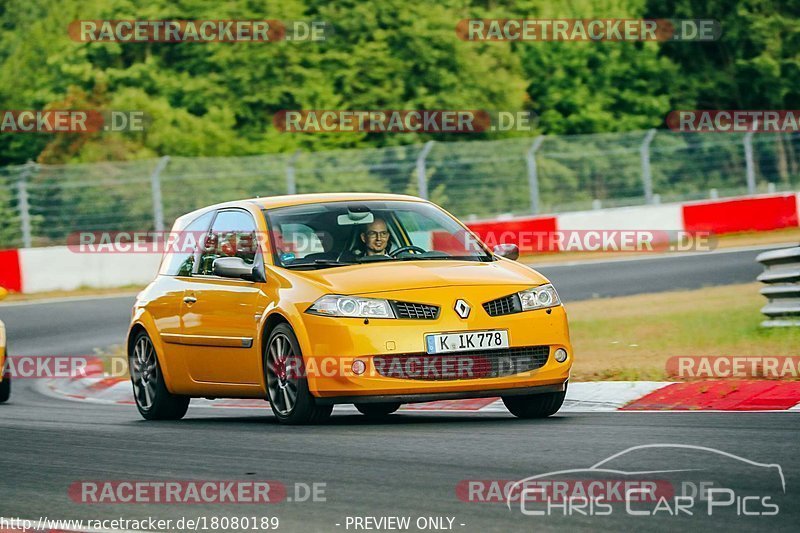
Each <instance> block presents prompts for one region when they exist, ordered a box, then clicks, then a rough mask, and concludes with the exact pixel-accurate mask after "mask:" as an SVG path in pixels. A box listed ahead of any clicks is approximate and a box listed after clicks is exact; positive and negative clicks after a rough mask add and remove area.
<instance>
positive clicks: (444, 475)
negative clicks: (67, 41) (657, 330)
mask: <svg viewBox="0 0 800 533" xmlns="http://www.w3.org/2000/svg"><path fill="white" fill-rule="evenodd" d="M757 254H758V251H743V252H731V253H724V254H723V253H719V254H704V255H697V256H689V257H668V258H658V259H646V260H635V261H624V262H614V263H611V262H609V263H602V264H595V265H573V266H551V267H547V268H542V269H541V270H542V272H543V273H545V274H546V275H547V276H548V277H550V278H551V279H552V280H553V282H554V283H555V284H556V286H557V287H558V289H559V291H560V293H561V295H562V297H563V298H564V299H565V300H567V301H570V300H579V299H584V298H590V297H594V296H596V295H597V296H613V295H622V294H631V293H637V292H651V291H662V290H671V289H676V288H693V287H700V286H704V285H715V284H729V283H743V282H748V281H752V280H753V279H754V278H755V275H757V274H758V272H759V270H760V269H759V267H758V265H756V264H755V263H754V258H755V256H756V255H757ZM131 302H132V297H130V296H128V297H113V298H98V299H83V300H73V301H61V302H49V303H35V304H21V305H5V306H0V319H2V320H4V321H5V322H6V325H7V328H8V333H9V338H10V347H11V350H12V353H15V354H21V355H37V354H54V355H59V354H86V353H91V350H92V349H93V348H97V347H104V346H108V345H111V344H119V343H121V342H122V340H123V335H124V332H125V329H126V325H127V319H128V314H129V312H130V306H131ZM265 406H266V404H265ZM0 435H2V449H1V450H0V517H23V518H31V519H38V518H39V517H47V518H50V519H79V518H84V519H89V518H92V519H96V518H117V517H125V518H146V517H150V516H154V517H158V518H173V519H178V518H181V517H200V516H206V517H211V516H230V517H233V516H253V515H258V516H265V515H266V516H276V517H278V518H279V519H280V527H279V528H278V531H353V530H356V529H354V527H353V525H350V526H349V527H347V524H348V517H350V520H351V522H352V520H353V517H366V516H370V517H375V518H379V517H387V516H409V517H411V520H412V524H413V523H414V521H416V519H417V518H418V517H450V518H452V519H453V525H452V529H453V530H456V531H465V532H466V531H475V532H477V531H512V530H514V531H517V530H519V531H533V530H552V529H557V528H566V527H568V528H569V529H571V530H587V531H588V530H597V529H607V530H619V529H621V528H626V529H627V528H630V529H631V530H638V529H646V530H661V531H673V530H680V529H686V528H703V529H710V530H726V529H727V530H731V529H732V528H736V530H740V529H742V530H743V529H748V530H751V529H759V530H762V529H763V530H766V529H769V530H771V531H783V530H786V531H789V530H794V531H796V527H797V524H798V523H800V505H798V503H797V497H796V495H797V494H798V492H797V490H798V489H797V487H798V486H800V456H798V454H797V452H796V449H797V446H796V443H797V441H798V437H800V421H798V417H797V414H796V413H697V412H688V413H646V412H645V413H570V414H568V415H561V416H556V417H553V418H551V419H548V420H544V421H519V420H516V419H514V418H513V417H511V415H506V414H497V413H425V412H416V413H408V414H400V415H395V416H393V417H391V418H390V419H389V420H387V421H385V422H369V421H367V420H366V419H365V418H364V417H362V416H360V415H349V414H344V415H342V414H340V415H334V417H333V418H332V420H331V422H329V423H327V424H325V425H322V426H311V427H284V426H279V425H278V424H277V423H276V422H275V420H274V419H273V417H272V416H271V413H270V412H269V410H268V409H266V408H265V410H264V411H263V412H261V411H258V410H252V409H251V410H247V411H245V410H238V409H203V408H190V410H189V414H188V415H187V418H186V419H185V420H183V421H180V422H163V423H148V422H145V421H143V420H141V419H140V417H139V415H138V413H136V410H135V408H134V407H132V406H109V405H97V404H91V403H83V402H76V401H66V400H58V399H54V398H51V397H49V396H45V395H43V394H41V393H40V392H39V390H38V388H37V383H36V382H35V381H33V380H29V381H24V382H23V381H20V382H16V383H15V384H14V390H13V393H12V401H11V402H9V403H8V404H6V405H2V406H0ZM654 443H670V444H687V445H696V446H705V447H711V448H716V449H719V450H723V451H725V452H728V453H731V454H735V455H737V456H741V457H744V458H747V459H749V460H751V461H754V462H758V463H766V464H771V465H775V464H777V465H780V467H781V469H782V472H783V474H784V475H785V487H786V488H785V494H784V493H783V492H782V490H781V487H780V485H779V484H776V482H775V478H774V476H767V475H764V476H761V475H752V476H751V475H748V476H742V475H740V473H739V470H738V469H737V468H736V467H735V466H732V464H731V461H730V460H729V459H728V458H726V457H723V456H719V455H710V456H704V457H703V461H702V469H704V472H706V473H707V475H708V478H709V479H715V480H718V481H719V482H720V483H721V484H722V486H736V489H737V491H738V490H739V488H741V489H742V490H743V491H744V490H746V491H747V493H748V494H759V495H760V496H761V497H763V496H770V497H772V500H771V501H773V502H776V503H778V504H779V506H780V511H779V513H778V514H777V515H776V516H740V515H741V514H743V513H741V512H740V510H738V509H737V507H736V505H732V506H730V507H725V508H720V509H718V510H717V512H715V513H714V514H713V516H707V514H706V512H705V507H703V506H700V507H698V508H697V509H695V511H696V513H695V514H694V515H693V516H691V517H689V516H686V515H681V516H671V515H669V514H666V513H662V514H661V515H659V516H658V517H655V518H654V517H650V516H631V515H630V514H628V513H626V512H625V509H624V505H623V506H622V508H617V507H615V509H614V512H613V513H612V514H611V515H610V516H584V515H582V514H580V513H573V514H572V515H571V516H566V517H565V516H562V515H558V514H557V513H556V515H555V516H526V515H523V514H522V513H521V512H520V510H519V508H518V507H514V506H512V509H511V510H509V509H508V508H507V507H506V506H505V505H503V504H498V503H475V502H465V501H462V500H461V499H459V497H458V495H457V492H456V487H457V486H459V482H462V481H464V480H518V479H521V478H525V477H527V476H532V475H535V474H542V473H546V472H551V471H556V470H565V469H575V468H584V467H588V466H591V465H593V464H595V463H597V462H599V461H601V460H603V459H605V458H607V457H609V456H611V455H613V454H615V453H618V452H621V451H623V450H625V449H626V448H629V447H631V446H637V445H643V444H654ZM666 455H668V454H666ZM688 455H689V454H685V453H684V454H680V453H678V454H675V453H674V452H673V454H672V455H668V456H666V457H665V455H663V454H662V456H661V458H662V459H666V460H667V461H668V462H669V464H670V465H671V466H672V467H673V468H676V469H684V468H689V466H687V462H691V461H689V459H688ZM635 466H636V470H637V471H639V472H641V471H644V470H647V469H648V468H653V466H652V465H650V464H649V463H639V464H636V465H635ZM658 466H663V465H658ZM691 466H692V467H693V468H694V467H697V465H691ZM184 479H197V480H200V479H215V480H224V479H245V480H247V479H251V480H255V479H258V480H275V481H278V482H281V483H283V484H284V485H285V486H286V488H287V491H288V496H289V497H290V498H293V499H296V498H295V484H298V483H300V484H307V485H311V484H313V483H324V484H325V486H324V499H325V501H316V502H311V501H303V502H297V501H291V502H289V501H283V502H280V503H275V504H274V505H269V506H264V507H261V506H252V505H244V504H242V505H224V506H220V505H199V504H198V505H165V504H161V505H147V504H138V505H131V504H128V505H121V504H118V505H105V504H95V505H88V504H81V503H76V502H74V501H73V500H71V499H70V497H69V495H68V487H69V486H70V485H71V484H73V483H75V482H77V481H80V480H184ZM737 496H738V493H737ZM750 509H751V510H752V509H753V507H752V506H751V507H750ZM762 510H763V509H762ZM444 523H445V524H447V523H448V522H447V520H445V521H444ZM792 524H794V525H792ZM634 528H635V529H634ZM361 530H364V529H361ZM384 530H385V529H384ZM411 530H412V531H416V530H417V529H416V527H412V528H411ZM428 530H437V529H436V528H433V529H428Z"/></svg>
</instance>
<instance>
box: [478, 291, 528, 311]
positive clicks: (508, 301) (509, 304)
mask: <svg viewBox="0 0 800 533" xmlns="http://www.w3.org/2000/svg"><path fill="white" fill-rule="evenodd" d="M483 308H484V309H485V310H486V313H487V314H488V315H489V316H502V315H511V314H514V313H521V312H522V303H521V302H520V301H519V295H518V294H511V295H509V296H504V297H502V298H498V299H497V300H492V301H491V302H486V303H485V304H483Z"/></svg>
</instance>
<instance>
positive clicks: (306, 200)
mask: <svg viewBox="0 0 800 533" xmlns="http://www.w3.org/2000/svg"><path fill="white" fill-rule="evenodd" d="M369 200H375V201H391V200H394V201H406V202H421V203H427V200H423V199H422V198H418V197H416V196H409V195H406V194H382V193H360V192H337V193H315V194H285V195H281V196H264V197H258V198H248V199H245V200H234V201H230V202H222V203H219V204H214V205H209V206H206V207H202V208H200V209H197V210H195V211H192V212H190V213H186V214H185V215H182V216H181V217H179V218H178V220H177V221H176V226H179V227H182V226H183V225H185V224H186V223H188V222H190V221H191V220H194V219H195V218H197V217H198V216H200V215H201V214H203V213H205V212H208V211H212V210H215V209H224V208H227V207H244V206H245V205H247V204H250V206H253V205H255V206H256V207H257V208H260V209H275V208H278V207H289V206H293V205H306V204H316V203H321V202H347V201H362V202H363V201H369Z"/></svg>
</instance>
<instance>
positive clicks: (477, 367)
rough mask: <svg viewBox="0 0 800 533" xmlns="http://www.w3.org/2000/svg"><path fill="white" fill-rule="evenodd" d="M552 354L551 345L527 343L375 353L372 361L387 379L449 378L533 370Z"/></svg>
mask: <svg viewBox="0 0 800 533" xmlns="http://www.w3.org/2000/svg"><path fill="white" fill-rule="evenodd" d="M549 356H550V347H549V346H525V347H522V348H503V349H500V350H481V351H475V352H453V353H449V354H441V355H428V354H426V353H416V354H403V355H376V356H375V357H373V358H372V362H373V364H374V365H375V369H376V370H377V372H378V374H380V375H381V376H384V377H387V378H398V379H414V380H422V381H447V380H454V379H481V378H499V377H504V376H512V375H514V374H521V373H523V372H530V371H532V370H536V369H537V368H541V367H543V366H544V365H545V363H547V359H548V357H549Z"/></svg>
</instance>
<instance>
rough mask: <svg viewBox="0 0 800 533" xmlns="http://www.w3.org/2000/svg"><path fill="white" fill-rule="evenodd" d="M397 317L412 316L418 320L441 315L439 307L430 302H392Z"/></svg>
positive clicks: (433, 318)
mask: <svg viewBox="0 0 800 533" xmlns="http://www.w3.org/2000/svg"><path fill="white" fill-rule="evenodd" d="M391 303H392V307H393V308H394V314H395V315H396V316H397V318H411V319H416V320H435V319H436V318H438V317H439V307H438V306H436V305H428V304H415V303H411V302H395V301H393V302H391Z"/></svg>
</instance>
